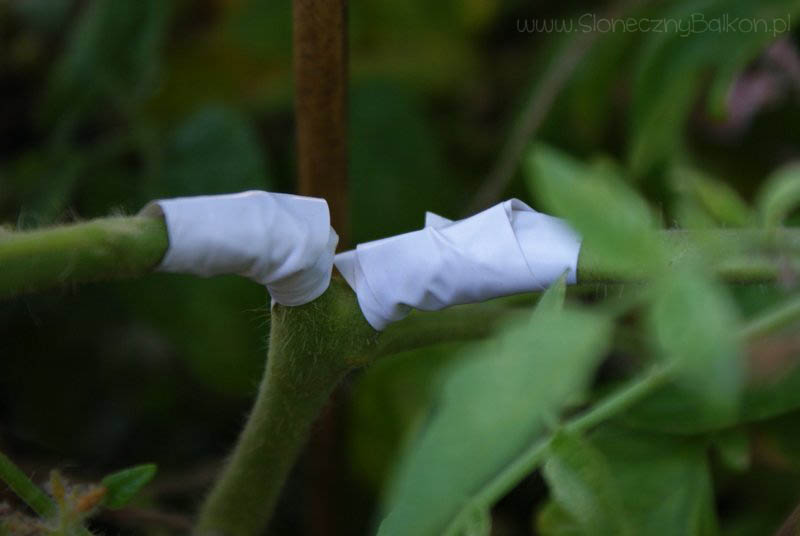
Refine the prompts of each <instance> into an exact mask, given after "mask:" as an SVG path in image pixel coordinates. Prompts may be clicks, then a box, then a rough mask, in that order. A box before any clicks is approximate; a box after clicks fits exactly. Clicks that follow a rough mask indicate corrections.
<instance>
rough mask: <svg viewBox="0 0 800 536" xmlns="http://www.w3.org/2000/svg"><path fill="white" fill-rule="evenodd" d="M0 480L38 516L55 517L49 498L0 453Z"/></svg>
mask: <svg viewBox="0 0 800 536" xmlns="http://www.w3.org/2000/svg"><path fill="white" fill-rule="evenodd" d="M0 479H2V480H3V482H5V483H6V484H8V487H9V488H11V489H12V490H14V493H16V494H17V495H18V496H19V498H20V499H22V500H23V501H25V504H27V505H28V506H30V507H31V508H32V509H33V511H34V512H36V513H37V514H39V515H40V516H42V517H45V518H52V517H53V516H55V515H56V505H55V503H54V502H53V501H52V500H51V499H50V497H48V496H47V495H46V494H45V492H43V491H42V490H41V489H40V488H39V486H37V485H36V484H34V483H33V481H31V479H30V478H28V475H26V474H25V473H23V472H22V470H21V469H20V468H19V467H17V466H16V465H15V464H14V462H12V461H11V460H9V459H8V457H7V456H6V455H5V454H3V453H2V452H0Z"/></svg>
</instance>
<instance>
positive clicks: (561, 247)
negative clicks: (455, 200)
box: [335, 199, 581, 331]
mask: <svg viewBox="0 0 800 536" xmlns="http://www.w3.org/2000/svg"><path fill="white" fill-rule="evenodd" d="M580 246H581V240H580V238H579V237H578V235H577V234H575V232H573V231H572V230H571V229H570V228H569V227H568V226H567V225H566V223H564V222H563V221H562V220H559V219H558V218H554V217H552V216H548V215H546V214H541V213H539V212H536V211H535V210H533V209H532V208H530V207H529V206H528V205H526V204H525V203H523V202H522V201H519V200H518V199H511V200H509V201H505V202H504V203H500V204H498V205H495V206H494V207H492V208H490V209H488V210H485V211H484V212H481V213H479V214H476V215H475V216H472V217H470V218H467V219H464V220H459V221H456V222H451V221H450V220H448V219H446V218H442V217H441V216H437V215H436V214H431V213H428V214H427V215H426V218H425V228H424V229H421V230H419V231H414V232H411V233H406V234H403V235H399V236H395V237H391V238H385V239H383V240H377V241H375V242H368V243H366V244H359V245H358V247H357V248H356V249H355V250H351V251H347V252H345V253H340V254H339V255H337V256H336V260H335V264H336V267H337V268H338V269H339V271H340V272H341V273H342V275H343V276H344V278H345V279H346V280H347V282H348V283H349V284H350V286H351V287H352V288H353V290H354V291H355V293H356V295H357V296H358V303H359V305H360V306H361V311H362V312H363V313H364V316H365V317H366V319H367V321H368V322H369V323H370V324H371V325H372V327H374V328H375V329H377V330H379V331H380V330H383V329H384V328H385V327H386V326H387V325H388V324H390V323H391V322H395V321H397V320H400V319H402V318H403V317H405V316H406V315H407V314H408V313H409V311H410V310H411V308H417V309H422V310H425V311H435V310H439V309H442V308H444V307H448V306H450V305H456V304H462V303H472V302H479V301H484V300H488V299H491V298H496V297H499V296H507V295H510V294H517V293H521V292H529V291H534V290H541V289H544V288H546V287H547V286H549V285H550V284H551V283H553V282H554V281H555V280H556V279H558V278H559V277H560V276H561V274H563V273H564V271H568V276H567V282H569V283H575V280H576V270H577V263H578V253H579V251H580Z"/></svg>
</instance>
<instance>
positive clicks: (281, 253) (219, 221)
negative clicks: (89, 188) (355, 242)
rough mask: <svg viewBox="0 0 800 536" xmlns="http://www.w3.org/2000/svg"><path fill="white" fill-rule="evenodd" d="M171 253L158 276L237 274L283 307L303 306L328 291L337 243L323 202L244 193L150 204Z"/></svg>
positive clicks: (148, 208)
mask: <svg viewBox="0 0 800 536" xmlns="http://www.w3.org/2000/svg"><path fill="white" fill-rule="evenodd" d="M141 214H145V215H151V216H154V215H160V214H163V215H164V219H165V221H166V224H167V233H168V236H169V248H168V249H167V252H166V255H165V256H164V259H163V260H162V261H161V264H160V265H159V266H158V268H157V269H158V270H161V271H164V272H180V273H190V274H195V275H199V276H203V277H209V276H214V275H220V274H239V275H243V276H245V277H248V278H250V279H252V280H254V281H256V282H258V283H261V284H262V285H264V286H266V287H267V290H268V291H269V293H270V295H271V296H272V299H273V300H274V301H275V302H277V303H280V304H282V305H301V304H303V303H307V302H309V301H311V300H313V299H314V298H316V297H318V296H319V295H320V294H322V293H323V292H324V291H325V289H327V288H328V285H329V283H330V278H331V271H332V268H333V255H334V252H335V250H336V243H337V242H338V240H339V237H338V236H337V235H336V233H335V232H334V231H333V229H332V228H331V226H330V215H329V213H328V204H327V203H326V202H325V200H324V199H315V198H311V197H301V196H297V195H289V194H274V193H269V192H259V191H250V192H243V193H240V194H228V195H213V196H198V197H182V198H176V199H164V200H159V201H153V202H152V203H149V204H148V205H147V206H145V207H144V208H143V209H142V211H141Z"/></svg>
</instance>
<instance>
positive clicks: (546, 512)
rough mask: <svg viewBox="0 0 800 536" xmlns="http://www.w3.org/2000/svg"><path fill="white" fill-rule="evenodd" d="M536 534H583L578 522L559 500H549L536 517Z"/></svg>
mask: <svg viewBox="0 0 800 536" xmlns="http://www.w3.org/2000/svg"><path fill="white" fill-rule="evenodd" d="M534 524H535V528H536V533H535V534H541V535H542V536H581V535H582V534H583V531H582V530H581V527H580V525H578V522H577V521H576V520H575V519H574V518H573V517H572V516H570V515H569V514H568V513H567V512H566V511H565V510H564V508H562V507H561V506H560V505H559V504H558V503H557V502H555V501H553V500H549V501H547V502H546V503H544V506H543V507H542V508H541V509H540V510H539V512H538V513H537V514H536V517H535V518H534Z"/></svg>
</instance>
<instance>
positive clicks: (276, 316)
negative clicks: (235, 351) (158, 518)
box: [196, 279, 377, 536]
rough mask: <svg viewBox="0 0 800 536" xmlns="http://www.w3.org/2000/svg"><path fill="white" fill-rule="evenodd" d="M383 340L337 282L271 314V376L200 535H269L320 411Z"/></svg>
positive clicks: (206, 510)
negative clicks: (308, 299) (282, 494)
mask: <svg viewBox="0 0 800 536" xmlns="http://www.w3.org/2000/svg"><path fill="white" fill-rule="evenodd" d="M376 338H377V333H376V332H375V331H374V330H373V329H372V328H371V327H370V326H369V324H367V322H366V320H364V319H363V317H362V316H361V313H360V310H359V309H358V304H357V303H356V301H355V299H354V298H353V297H352V291H350V288H349V287H348V286H347V284H346V283H344V282H343V281H341V280H338V279H335V280H334V281H333V282H332V284H331V286H330V288H329V289H328V290H327V291H326V292H325V294H323V295H322V296H320V297H319V298H317V299H316V300H314V301H313V302H311V303H308V304H306V305H302V306H300V307H281V306H275V307H274V308H273V311H272V321H271V333H270V345H269V357H268V359H267V369H266V372H265V374H264V378H263V380H262V384H261V388H260V389H259V392H258V396H257V398H256V402H255V405H254V407H253V410H252V412H251V414H250V417H249V418H248V420H247V424H246V425H245V428H244V430H243V431H242V433H241V436H240V438H239V441H238V443H237V445H236V447H235V449H234V452H233V454H232V456H231V458H230V459H229V461H228V463H227V465H226V466H225V468H224V469H223V470H222V474H221V476H220V477H219V479H218V480H217V482H216V484H215V485H214V487H213V489H212V491H211V493H210V494H209V496H208V498H207V500H206V502H205V504H204V505H203V507H202V509H201V510H200V515H199V520H198V525H197V529H196V533H198V534H217V535H231V536H245V535H255V534H260V533H262V532H263V530H264V528H265V527H266V525H267V523H268V521H269V518H270V516H271V514H272V511H273V509H274V508H275V503H276V501H277V498H278V494H279V492H280V490H281V487H282V485H283V482H284V480H285V479H286V476H287V474H288V472H289V470H290V469H291V467H292V465H293V463H294V460H295V459H296V457H297V455H298V452H299V450H300V449H301V447H302V446H303V444H304V442H305V440H306V437H307V436H308V433H309V431H310V428H311V424H312V423H313V422H314V419H315V418H316V416H317V414H318V413H319V410H320V409H321V407H322V406H323V404H325V402H326V401H327V399H328V396H329V395H330V393H331V391H332V390H333V389H334V387H335V386H336V384H337V383H338V382H339V380H341V379H342V378H343V377H344V376H345V374H347V372H348V371H350V370H352V369H353V368H356V367H358V366H360V365H361V364H363V358H362V357H361V356H363V355H364V354H365V353H367V351H368V348H369V347H370V346H371V345H374V344H375V340H376Z"/></svg>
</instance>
